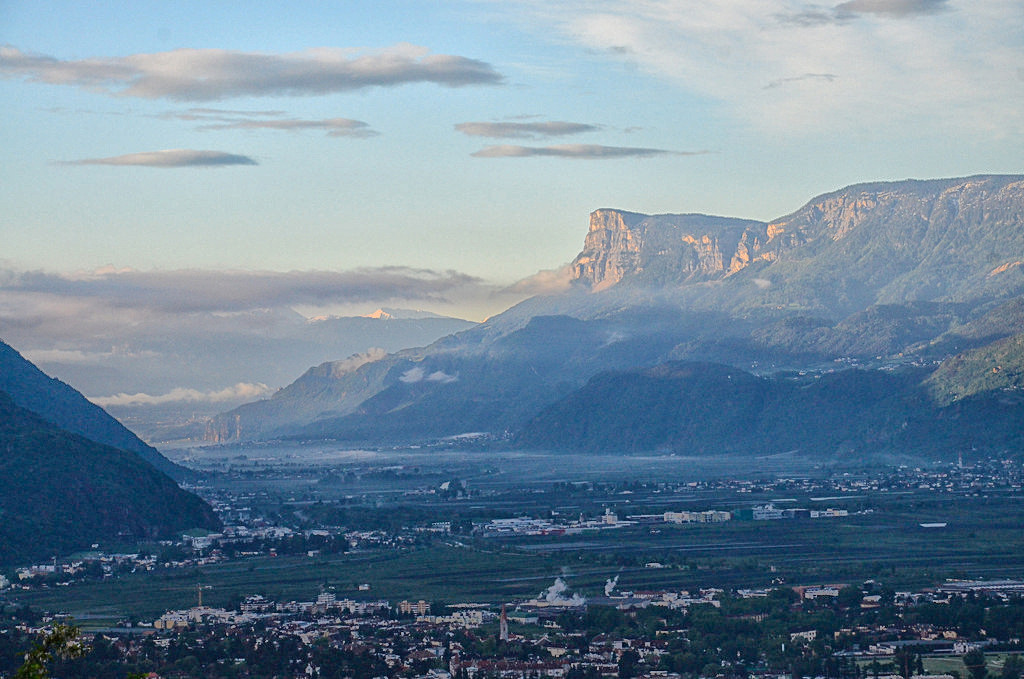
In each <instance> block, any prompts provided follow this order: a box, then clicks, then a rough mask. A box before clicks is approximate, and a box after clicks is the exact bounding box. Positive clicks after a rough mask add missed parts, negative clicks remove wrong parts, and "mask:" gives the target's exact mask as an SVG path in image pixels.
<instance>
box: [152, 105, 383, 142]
mask: <svg viewBox="0 0 1024 679" xmlns="http://www.w3.org/2000/svg"><path fill="white" fill-rule="evenodd" d="M159 117H160V118H170V119H174V120H185V121H189V122H197V123H200V125H198V126H197V128H196V129H198V130H283V131H287V132H299V131H303V130H317V131H324V132H326V133H327V136H328V137H375V136H377V135H378V132H377V131H376V130H374V129H372V128H371V127H370V125H369V123H366V122H363V121H362V120H353V119H351V118H321V119H314V120H308V119H300V118H287V117H285V114H284V112H283V111H233V110H225V109H212V108H191V109H188V110H187V111H180V112H173V113H165V114H163V115H161V116H159Z"/></svg>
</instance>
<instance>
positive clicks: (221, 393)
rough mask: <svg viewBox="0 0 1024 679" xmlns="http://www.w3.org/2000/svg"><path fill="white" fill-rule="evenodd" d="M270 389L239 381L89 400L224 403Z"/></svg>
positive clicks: (110, 403)
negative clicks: (206, 387) (217, 386)
mask: <svg viewBox="0 0 1024 679" xmlns="http://www.w3.org/2000/svg"><path fill="white" fill-rule="evenodd" d="M271 391H272V389H270V387H268V386H267V385H265V384H251V383H246V382H239V383H238V384H236V385H235V386H233V387H227V388H225V389H219V390H216V391H200V390H198V389H188V388H185V387H178V388H176V389H172V390H170V391H169V392H167V393H164V394H157V395H151V394H144V393H138V394H124V393H121V394H114V395H113V396H93V397H90V398H89V400H90V401H92V402H93V403H95V404H96V405H98V406H100V407H103V408H106V407H109V406H158V405H166V404H168V403H183V402H202V403H226V402H232V401H254V400H256V399H260V398H264V397H266V396H269V395H270V393H271Z"/></svg>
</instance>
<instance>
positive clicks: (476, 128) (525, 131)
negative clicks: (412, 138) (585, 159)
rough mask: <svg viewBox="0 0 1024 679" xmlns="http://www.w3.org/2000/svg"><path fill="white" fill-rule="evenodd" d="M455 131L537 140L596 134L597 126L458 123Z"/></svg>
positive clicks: (503, 137)
mask: <svg viewBox="0 0 1024 679" xmlns="http://www.w3.org/2000/svg"><path fill="white" fill-rule="evenodd" d="M455 129H456V130H457V131H459V132H461V133H463V134H465V135H468V136H470V137H492V138H497V139H536V138H538V137H560V136H564V135H568V134H580V133H582V132H594V131H596V130H599V129H601V128H600V127H598V126H597V125H587V124H585V123H570V122H565V121H562V120H551V121H547V122H536V123H478V122H469V123H458V124H457V125H456V126H455Z"/></svg>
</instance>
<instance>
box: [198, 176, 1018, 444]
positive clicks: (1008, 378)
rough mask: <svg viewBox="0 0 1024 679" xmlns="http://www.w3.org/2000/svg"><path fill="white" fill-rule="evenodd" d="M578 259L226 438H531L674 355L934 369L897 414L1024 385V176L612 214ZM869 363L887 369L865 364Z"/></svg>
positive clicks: (219, 431) (237, 422) (283, 396)
mask: <svg viewBox="0 0 1024 679" xmlns="http://www.w3.org/2000/svg"><path fill="white" fill-rule="evenodd" d="M572 272H573V277H574V281H573V286H572V289H571V290H569V291H568V292H566V293H564V294H560V295H552V296H546V297H536V298H532V299H530V300H527V301H525V302H523V303H521V304H519V305H517V306H515V307H513V308H512V309H509V310H508V311H507V312H505V313H503V314H500V315H498V316H495V317H494V318H492V319H490V320H489V321H487V322H486V323H484V324H481V325H480V326H477V327H475V328H472V329H470V330H467V331H465V332H462V333H459V334H457V335H455V336H453V337H448V338H445V339H443V340H441V341H439V342H437V343H435V344H433V345H431V346H430V347H427V348H426V349H419V350H408V351H403V352H399V353H397V354H392V355H389V356H386V357H383V358H379V359H378V360H374V361H371V362H367V363H365V365H362V366H360V367H358V368H355V369H352V370H345V371H336V370H331V369H328V368H326V367H325V366H321V367H320V368H319V369H314V370H311V371H309V372H307V373H306V374H305V375H304V376H303V377H301V378H300V379H299V380H297V381H296V382H295V383H294V384H292V385H290V386H289V387H287V388H286V389H284V390H282V391H281V392H280V393H279V394H277V395H276V396H275V398H273V399H270V400H269V401H266V402H263V403H261V404H254V405H251V406H246V407H243V408H240V409H238V410H235V411H233V412H231V413H227V414H225V415H223V416H220V417H218V418H217V420H216V425H215V427H213V428H212V429H211V436H213V437H215V438H217V439H219V440H223V439H225V438H241V439H245V438H260V437H272V436H282V435H285V436H300V437H331V438H342V439H349V440H368V439H377V440H379V439H381V438H384V439H396V440H402V439H411V438H417V437H430V436H447V435H452V434H457V433H461V432H467V431H487V432H492V433H502V432H512V433H515V432H520V431H522V432H524V433H523V434H522V436H521V439H520V440H522V441H528V440H533V441H538V440H539V439H537V438H533V439H531V438H530V436H528V435H527V433H526V432H528V431H530V430H531V429H530V428H533V427H536V426H537V425H536V424H535V423H536V419H535V418H536V417H540V416H541V415H542V414H544V413H549V414H550V413H551V412H553V411H551V410H550V409H549V408H551V407H555V404H559V403H561V404H563V406H564V404H566V403H577V402H586V403H588V404H590V407H592V408H593V409H594V412H602V409H614V408H615V407H616V406H615V402H616V399H617V398H618V399H621V398H628V397H627V396H624V395H619V396H616V395H615V392H614V390H609V391H606V392H601V393H603V394H605V397H606V398H605V400H606V402H605V403H598V401H599V400H600V399H598V398H597V394H595V393H593V392H586V393H584V392H580V393H578V394H577V395H576V396H572V395H573V393H574V392H576V391H577V390H579V389H581V388H583V387H584V386H585V385H587V383H588V380H590V378H592V377H594V376H595V375H597V374H599V373H602V372H606V371H616V372H624V374H632V373H630V372H629V371H631V370H634V369H643V368H649V367H652V366H656V365H659V364H663V363H666V362H672V361H698V362H705V363H706V362H714V363H720V364H725V365H729V366H733V367H734V368H741V369H743V370H744V372H749V373H751V374H753V375H757V376H760V377H767V376H770V375H772V374H774V373H777V372H780V371H783V370H786V369H796V370H804V371H809V372H813V373H822V372H825V371H828V370H832V369H835V368H841V367H844V366H848V365H850V364H859V365H860V366H861V367H862V368H885V369H886V370H889V371H891V370H892V369H893V368H894V367H896V366H900V365H907V366H909V365H917V366H920V367H922V369H921V370H912V371H910V372H909V373H907V374H908V375H910V376H909V377H906V379H909V380H911V381H913V382H914V383H913V385H910V386H906V385H904V386H905V388H903V387H901V388H900V389H899V390H897V391H898V393H899V394H900V395H901V396H900V398H905V399H906V400H901V401H899V404H900V405H899V408H897V409H896V410H897V411H899V412H903V409H904V408H909V409H911V410H913V409H914V408H928V409H930V408H932V407H933V406H944V407H946V408H952V409H951V410H949V409H947V410H945V411H943V413H944V414H943V415H942V416H943V417H953V415H951V413H956V412H960V411H964V410H965V409H968V410H969V409H972V408H973V409H974V410H972V411H971V412H977V413H982V412H984V413H987V414H986V417H1001V416H1003V415H1005V412H1004V409H1002V406H999V405H998V403H996V402H994V401H992V400H991V399H988V396H992V395H994V394H1000V395H1003V396H1006V395H1007V394H1010V395H1012V390H1014V389H1016V388H1017V387H1018V386H1019V384H1018V383H1017V378H1016V377H1014V375H1018V374H1019V373H1017V372H1014V369H1010V368H1009V367H1008V366H1011V365H1017V366H1019V365H1020V360H1021V359H1020V352H1019V351H1017V350H1016V349H1015V348H1014V347H1015V346H1016V345H1014V344H1013V342H1012V341H1011V340H1010V339H1009V338H1012V337H1014V336H1016V335H1020V334H1021V333H1024V324H1022V322H1021V321H1022V319H1024V314H1022V312H1021V309H1022V299H1024V297H1022V295H1024V177H1017V176H1012V177H1011V176H987V177H970V178H966V179H946V180H933V181H904V182H894V183H876V184H861V185H856V186H851V187H848V188H846V189H842V190H840V191H837V192H834V193H830V194H826V195H823V196H820V197H818V198H815V199H813V200H812V201H810V202H809V203H808V204H807V205H805V206H804V207H802V208H800V209H799V210H797V211H796V212H794V213H792V214H791V215H788V216H786V217H782V218H779V219H776V220H772V221H769V222H756V221H750V220H737V219H728V218H723V217H709V216H705V215H657V216H646V215H640V214H636V213H629V212H622V211H618V210H607V209H603V210H598V211H596V212H594V213H593V214H592V215H591V221H590V229H589V232H588V234H587V237H586V240H585V243H584V249H583V251H582V252H581V253H580V254H579V255H578V256H577V257H576V259H575V261H574V262H573V264H572ZM1000 342H1003V343H1004V344H1005V346H1003V345H1001V344H999V343H1000ZM967 350H970V351H971V352H972V353H971V354H965V355H964V356H963V357H961V358H960V359H957V361H958V362H953V361H951V359H952V357H954V356H956V355H957V354H960V353H961V352H964V351H967ZM944 361H945V362H946V363H945V364H944V365H943V367H942V368H940V369H939V370H938V371H936V372H935V377H934V379H932V381H931V382H928V384H927V385H925V380H928V379H929V374H928V373H929V372H930V371H932V370H935V368H936V366H938V365H939V363H942V362H944ZM993 361H1001V362H1002V363H1001V364H1000V366H996V365H993ZM954 365H957V366H959V367H958V368H957V369H954ZM993 368H998V370H995V371H993ZM982 374H984V375H987V377H986V378H985V379H980V377H979V376H980V375H982ZM991 375H996V376H997V377H996V378H992V377H991ZM998 376H1002V377H998ZM890 377H891V376H890ZM861 378H863V379H875V377H870V376H869V377H864V376H863V375H862V374H861V373H856V374H854V375H852V376H850V377H849V379H851V380H855V381H856V380H859V379H861ZM735 379H745V378H742V377H741V376H740V374H739V373H737V375H736V377H735ZM751 379H754V378H751ZM822 379H823V380H824V381H823V382H821V383H819V384H825V385H831V388H830V389H812V390H810V392H808V393H811V394H813V395H814V397H815V398H817V399H820V400H821V401H822V403H824V402H826V401H829V400H831V399H849V398H854V399H856V398H858V394H861V393H862V392H860V391H858V390H856V389H855V390H854V391H853V392H850V393H847V392H846V391H844V390H843V386H844V385H845V384H846V382H845V381H844V380H846V379H847V378H846V377H844V378H842V379H839V380H836V379H834V378H828V379H825V378H822ZM877 379H879V380H881V382H880V383H887V381H886V380H887V378H886V376H885V375H880V376H879V377H878V378H877ZM672 384H673V385H676V386H678V384H679V383H678V382H673V383H672ZM901 384H903V383H902V382H901ZM588 386H589V387H590V388H591V389H592V388H593V385H592V384H591V385H588ZM863 393H864V394H866V393H867V392H863ZM584 396H585V397H586V398H584ZM577 397H578V398H580V399H583V400H581V401H574V400H572V399H574V398H577ZM865 398H867V397H866V396H865ZM564 399H570V400H569V401H565V400H564ZM921 399H924V400H921ZM928 399H934V402H932V401H928V403H927V404H925V401H926V400H928ZM978 399H981V400H978ZM698 400H699V399H698ZM915 404H916V405H915ZM979 404H981V405H979ZM993 404H995V405H993ZM862 405H864V406H865V407H868V406H871V404H862ZM954 406H955V407H954ZM564 407H568V406H564ZM689 407H690V408H697V407H698V403H697V401H694V402H693V403H691V405H690V406H689ZM821 407H824V406H821ZM894 407H895V406H894ZM569 410H570V411H573V412H575V411H574V410H573V409H572V408H570V409H569ZM868 410H869V411H871V412H875V411H873V410H871V408H868ZM565 412H568V411H565ZM630 412H632V410H630ZM865 412H867V411H865ZM929 412H930V411H929ZM849 414H850V413H849V412H845V411H844V415H843V416H844V417H846V416H849ZM932 415H934V413H932ZM932 415H928V417H931V416H932ZM680 416H681V415H680ZM908 417H909V414H908ZM926 419H927V418H926ZM640 421H641V420H637V422H640ZM868 421H871V420H870V418H868ZM913 421H917V420H913ZM908 422H910V420H908ZM531 423H533V424H531ZM548 423H549V424H550V423H551V422H550V421H548ZM620 424H621V425H622V426H626V425H625V424H624V423H620ZM634 426H637V427H639V426H640V424H635V425H634ZM907 426H908V427H910V426H911V425H910V424H908V425H907ZM662 429H663V430H664V431H663V432H662V433H663V434H665V435H664V436H661V435H658V434H657V432H652V434H651V438H650V440H646V439H643V440H645V441H646V442H645V443H643V444H642V446H654V447H658V446H662V445H665V443H664V442H665V441H670V442H671V445H673V446H678V447H685V442H686V441H687V440H689V439H688V438H687V436H684V435H682V434H680V435H678V436H676V435H672V436H668V432H669V431H670V430H672V431H677V430H673V429H672V428H671V427H668V425H667V424H665V425H663V426H662ZM677 429H678V428H677ZM679 431H682V430H679ZM677 433H678V431H677ZM640 440H642V439H637V441H640ZM850 440H857V441H863V440H862V439H857V437H853V438H852V439H850ZM866 440H871V439H870V437H868V439H866ZM898 440H899V439H898V437H895V438H893V437H890V438H889V439H886V441H888V443H892V442H896V441H898ZM886 441H882V440H880V439H879V440H875V444H876V445H883V444H885V445H888V443H886ZM725 442H726V439H724V438H723V445H725ZM549 443H550V445H555V443H554V439H552V440H551V441H549ZM805 443H806V442H805ZM833 443H835V442H834V441H833V442H832V443H827V444H826V445H825V447H826V448H827V447H828V446H829V445H832V444H833ZM566 445H567V444H566ZM623 445H625V444H623ZM992 445H998V443H996V442H993V444H992ZM638 446H641V444H640V443H635V444H634V443H630V444H629V445H628V446H627V447H628V448H630V449H634V448H637V447H638ZM642 446H641V447H642ZM557 447H564V446H563V444H558V446H557Z"/></svg>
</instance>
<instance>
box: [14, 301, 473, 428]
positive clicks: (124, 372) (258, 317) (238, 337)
mask: <svg viewBox="0 0 1024 679" xmlns="http://www.w3.org/2000/svg"><path fill="white" fill-rule="evenodd" d="M380 311H381V313H380V314H369V315H368V316H347V317H345V316H342V317H339V316H328V317H321V318H315V319H307V318H306V317H304V316H302V315H301V314H298V313H296V312H294V311H292V310H290V309H259V310H251V311H245V312H235V313H213V312H206V311H197V312H194V313H188V314H186V313H178V314H175V315H173V317H171V318H169V317H167V316H165V315H161V314H158V313H152V314H142V315H140V316H139V318H138V320H137V322H134V323H131V324H124V325H118V326H114V325H111V326H110V327H106V328H102V327H101V328H99V329H97V330H96V331H95V332H90V333H89V334H88V336H85V337H83V336H81V335H76V336H75V337H74V338H73V340H74V344H73V345H71V344H68V343H67V342H64V343H58V342H57V340H56V339H53V338H47V337H45V336H44V337H42V338H40V337H39V333H38V331H36V330H34V329H32V328H28V329H22V330H21V334H20V335H17V336H16V338H17V341H18V345H17V346H19V348H21V349H22V350H23V351H24V353H25V355H26V356H27V357H28V358H29V359H30V360H32V361H33V363H36V364H37V365H40V366H41V367H42V368H43V369H44V370H46V372H47V373H49V374H51V375H57V376H59V377H60V379H62V380H64V381H66V382H68V383H70V384H73V385H75V387H76V388H77V389H79V390H80V391H82V392H83V393H85V394H86V395H87V396H89V397H90V398H101V397H104V400H103V401H102V404H103V406H104V407H105V408H106V409H107V410H108V412H110V413H111V414H113V415H114V416H116V417H117V418H118V419H119V420H121V421H122V422H125V423H127V424H128V426H130V427H131V428H132V430H133V431H135V432H137V433H138V434H139V435H140V436H142V437H143V438H145V439H146V440H149V441H156V442H163V441H170V440H176V439H180V438H190V437H195V436H199V437H201V436H202V433H203V430H204V426H205V425H204V419H205V417H207V416H210V415H214V414H216V413H217V412H221V411H223V410H226V409H228V408H233V407H235V406H237V405H241V404H243V403H245V402H246V401H249V400H252V399H253V398H255V397H257V396H259V395H260V393H261V392H267V393H272V392H273V391H274V390H276V389H277V388H279V387H280V386H283V385H286V384H288V383H289V382H291V381H292V380H294V379H295V376H296V375H298V374H300V373H301V372H302V371H303V370H305V369H306V368H308V367H309V366H310V365H316V364H319V363H322V362H324V361H328V360H335V359H340V358H344V357H346V356H349V355H351V354H355V353H361V352H365V351H368V350H370V349H383V350H385V351H398V350H400V349H404V348H406V347H419V346H425V345H427V344H430V343H431V342H433V341H435V340H437V339H438V338H440V337H444V336H445V335H449V334H451V333H454V332H458V331H461V330H465V329H467V328H470V327H472V326H473V325H474V323H472V322H470V321H465V320H462V319H456V318H448V317H443V316H436V315H433V314H429V313H427V312H418V311H410V310H403V309H384V310H380ZM7 339H8V341H11V342H12V343H13V342H14V341H15V337H8V338H7Z"/></svg>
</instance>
